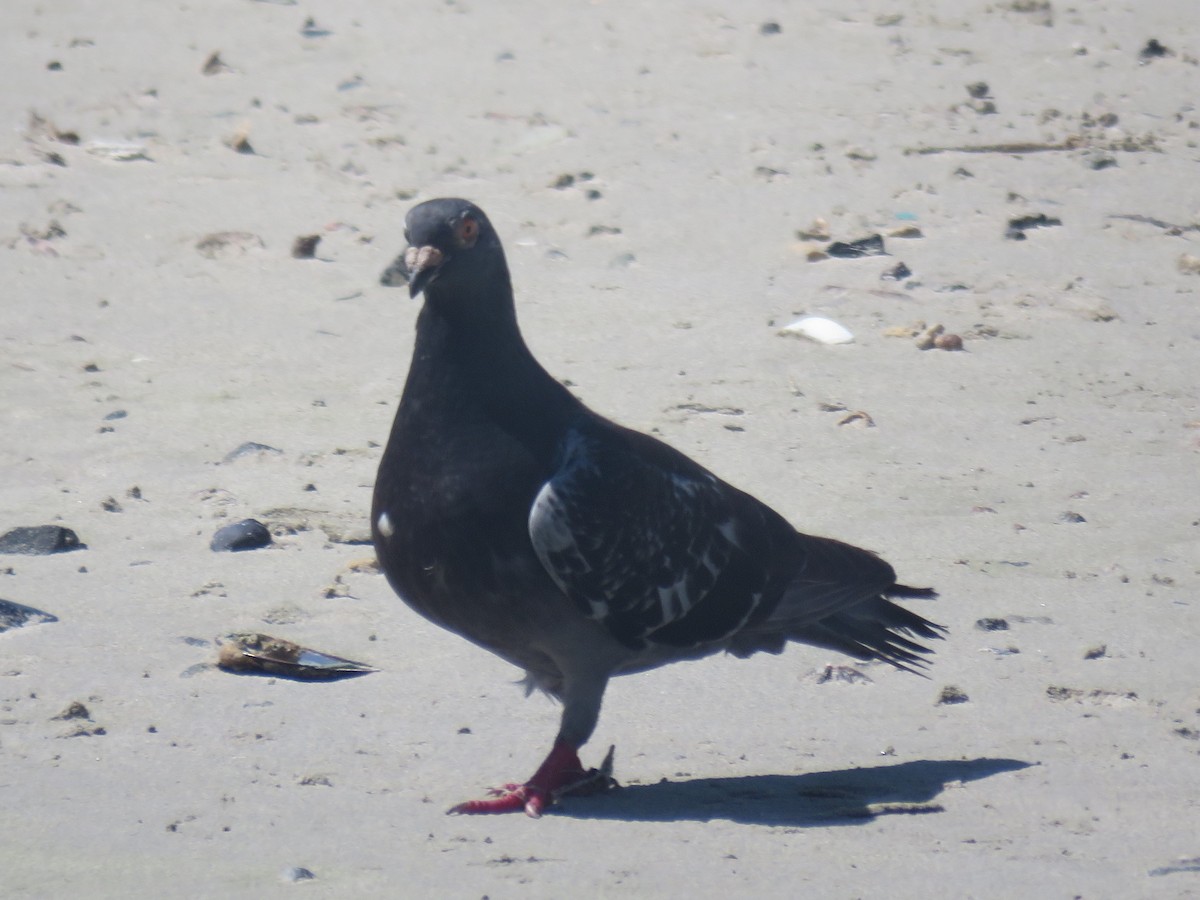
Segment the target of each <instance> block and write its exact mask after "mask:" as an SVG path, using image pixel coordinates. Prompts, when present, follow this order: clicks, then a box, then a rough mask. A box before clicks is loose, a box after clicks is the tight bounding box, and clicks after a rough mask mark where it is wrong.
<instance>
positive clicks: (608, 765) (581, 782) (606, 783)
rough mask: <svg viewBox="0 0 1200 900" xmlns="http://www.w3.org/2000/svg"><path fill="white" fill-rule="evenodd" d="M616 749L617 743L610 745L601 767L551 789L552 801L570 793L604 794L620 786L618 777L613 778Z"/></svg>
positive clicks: (589, 770) (584, 795) (582, 795)
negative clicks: (555, 788)
mask: <svg viewBox="0 0 1200 900" xmlns="http://www.w3.org/2000/svg"><path fill="white" fill-rule="evenodd" d="M616 749H617V747H616V744H613V745H611V746H609V748H608V753H606V754H605V755H604V761H603V762H602V763H600V768H598V769H588V770H587V771H586V772H584V773H583V777H582V778H580V779H578V780H576V781H573V782H571V783H570V784H564V785H563V786H562V787H560V788H558V789H557V790H554V791H551V792H550V796H551V801H552V802H555V803H556V802H558V799H559V798H560V797H565V796H567V795H568V794H576V795H578V796H580V797H586V796H589V795H590V794H603V793H604V792H605V791H609V790H612V789H613V788H618V787H620V786H621V785H620V784H619V783H618V782H617V779H615V778H613V754H614V753H615V752H616Z"/></svg>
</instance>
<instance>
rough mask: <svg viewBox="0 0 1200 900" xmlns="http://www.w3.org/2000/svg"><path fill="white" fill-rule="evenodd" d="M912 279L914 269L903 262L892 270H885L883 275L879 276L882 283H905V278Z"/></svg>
mask: <svg viewBox="0 0 1200 900" xmlns="http://www.w3.org/2000/svg"><path fill="white" fill-rule="evenodd" d="M910 277H912V269H910V268H909V267H908V266H906V265H905V264H904V263H902V262H898V263H896V264H895V265H894V266H892V267H891V268H890V269H885V270H884V272H883V274H882V275H880V276H879V279H880V280H881V281H903V280H904V279H905V278H910Z"/></svg>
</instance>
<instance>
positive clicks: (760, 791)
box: [556, 758, 1036, 828]
mask: <svg viewBox="0 0 1200 900" xmlns="http://www.w3.org/2000/svg"><path fill="white" fill-rule="evenodd" d="M1032 765H1036V763H1030V762H1024V761H1022V760H1019V759H989V758H981V759H969V760H939V759H922V760H914V761H912V762H904V763H896V764H895V765H887V766H875V767H872V768H864V769H841V770H839V771H834V772H808V773H805V774H803V775H743V776H740V777H732V778H693V779H691V780H688V781H668V780H666V779H663V780H662V781H660V782H658V783H657V784H631V785H626V786H624V787H621V788H620V789H616V790H611V791H608V792H606V793H604V794H601V795H599V796H596V797H587V798H574V797H567V798H565V799H564V802H563V803H562V804H561V805H560V806H558V807H556V812H558V813H559V814H560V815H565V816H570V817H572V818H577V819H619V820H626V821H635V822H678V821H687V820H692V821H699V822H706V821H709V820H711V819H724V820H727V821H732V822H741V823H744V824H747V825H783V826H791V827H793V828H811V827H829V826H833V825H858V824H862V823H864V822H869V821H871V820H872V819H875V818H877V817H878V816H883V815H905V814H906V815H913V814H922V813H938V812H942V806H941V804H940V803H938V802H936V798H937V797H938V796H939V795H940V794H941V793H942V791H943V790H944V789H945V788H946V786H947V785H949V784H952V783H955V782H968V781H977V780H979V779H981V778H989V777H991V776H992V775H998V774H1001V773H1003V772H1015V771H1019V770H1020V769H1025V768H1028V767H1029V766H1032Z"/></svg>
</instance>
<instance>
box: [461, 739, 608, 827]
mask: <svg viewBox="0 0 1200 900" xmlns="http://www.w3.org/2000/svg"><path fill="white" fill-rule="evenodd" d="M612 758H613V751H612V748H609V751H608V756H606V757H605V758H604V763H603V765H602V766H601V767H600V768H599V769H591V770H588V771H585V770H584V768H583V764H582V763H580V761H579V753H578V752H577V751H576V749H575V748H574V747H572V746H571V745H570V744H569V743H567V742H566V741H564V740H563V739H562V738H559V739H558V740H557V741H555V742H554V747H553V748H552V749H551V750H550V753H549V755H548V756H547V757H546V759H545V761H544V762H543V763H542V764H541V765H540V766H539V767H538V770H537V771H536V772H534V773H533V777H532V778H530V779H529V780H528V781H527V782H525V783H524V784H506V785H505V786H504V787H503V788H498V789H496V790H495V791H493V793H494V794H495V795H496V796H494V797H491V798H489V799H487V800H468V801H467V802H466V803H460V804H458V805H457V806H455V807H452V808H451V809H449V810H447V812H448V813H449V814H450V815H479V814H484V813H506V812H518V811H520V810H524V811H525V814H526V815H527V816H531V817H532V818H535V819H536V818H539V817H540V816H541V814H542V812H543V811H544V810H545V809H546V808H548V807H550V806H552V805H553V804H554V802H555V801H556V800H557V799H558V798H559V797H563V796H565V795H567V794H591V793H596V792H598V791H604V790H607V789H608V788H610V787H612V786H614V785H615V784H616V781H615V780H614V779H613V777H612Z"/></svg>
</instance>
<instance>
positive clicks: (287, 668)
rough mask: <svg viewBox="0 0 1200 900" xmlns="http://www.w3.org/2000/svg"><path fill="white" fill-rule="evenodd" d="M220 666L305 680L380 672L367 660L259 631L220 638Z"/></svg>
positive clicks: (325, 679)
mask: <svg viewBox="0 0 1200 900" xmlns="http://www.w3.org/2000/svg"><path fill="white" fill-rule="evenodd" d="M217 645H218V646H219V647H220V652H219V655H218V657H217V665H218V666H219V667H220V668H222V669H225V670H226V671H227V672H264V673H266V674H269V675H278V676H281V677H283V678H295V679H299V680H302V681H333V680H334V679H338V678H351V677H354V676H356V675H365V674H367V673H368V672H376V671H378V670H377V669H376V668H374V667H373V666H368V665H366V664H365V663H359V662H354V661H353V660H349V659H342V658H341V657H340V656H330V655H329V654H328V653H321V652H320V651H319V650H310V649H309V648H307V647H301V646H300V645H299V644H295V643H292V642H291V641H285V640H283V639H282V638H276V637H271V636H270V635H268V634H258V633H256V632H240V633H235V634H227V635H225V636H224V637H219V638H217Z"/></svg>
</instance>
